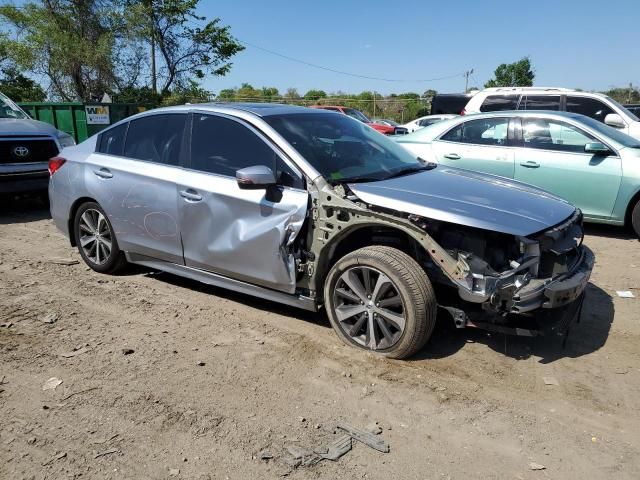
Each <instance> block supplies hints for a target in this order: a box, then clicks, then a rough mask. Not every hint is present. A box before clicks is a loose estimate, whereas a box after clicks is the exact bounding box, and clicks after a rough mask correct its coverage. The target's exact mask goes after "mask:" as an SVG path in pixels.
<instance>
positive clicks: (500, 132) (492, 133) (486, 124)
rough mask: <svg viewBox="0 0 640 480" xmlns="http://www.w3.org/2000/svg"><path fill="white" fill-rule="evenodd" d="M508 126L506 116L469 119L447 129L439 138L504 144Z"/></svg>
mask: <svg viewBox="0 0 640 480" xmlns="http://www.w3.org/2000/svg"><path fill="white" fill-rule="evenodd" d="M508 127H509V119H508V118H482V119H478V120H470V121H468V122H464V123H461V124H460V125H458V126H457V127H455V128H454V129H452V130H449V131H448V132H447V133H446V134H444V135H443V136H442V138H441V139H442V140H445V141H449V142H459V143H470V144H474V145H499V146H500V145H506V144H507V131H508Z"/></svg>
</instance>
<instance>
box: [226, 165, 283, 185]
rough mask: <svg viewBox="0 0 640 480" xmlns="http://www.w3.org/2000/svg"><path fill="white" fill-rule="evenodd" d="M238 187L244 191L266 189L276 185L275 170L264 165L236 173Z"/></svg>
mask: <svg viewBox="0 0 640 480" xmlns="http://www.w3.org/2000/svg"><path fill="white" fill-rule="evenodd" d="M236 180H237V181H238V186H239V187H240V188H244V189H262V188H264V189H266V188H268V187H270V186H272V185H275V184H276V176H275V175H274V174H273V170H271V169H270V168H269V167H265V166H264V165H255V166H253V167H247V168H242V169H240V170H237V171H236Z"/></svg>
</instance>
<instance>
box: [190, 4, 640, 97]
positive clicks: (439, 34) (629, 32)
mask: <svg viewBox="0 0 640 480" xmlns="http://www.w3.org/2000/svg"><path fill="white" fill-rule="evenodd" d="M198 12H199V14H201V15H204V16H206V17H207V18H214V17H219V18H220V19H221V22H222V23H223V24H225V25H229V26H230V27H231V33H232V34H233V35H234V36H235V37H236V38H237V39H239V40H242V41H244V42H248V43H250V44H253V45H256V46H258V47H261V48H263V49H267V50H271V51H274V52H277V53H280V54H282V55H286V56H289V57H294V58H297V59H300V60H303V61H305V62H308V63H313V64H317V65H321V66H324V67H328V68H331V69H334V70H341V71H345V72H351V73H354V74H357V75H363V76H368V77H380V78H387V79H394V80H403V81H398V82H389V81H382V80H371V79H365V78H357V77H351V76H346V75H340V74H337V73H333V72H330V71H326V70H321V69H317V68H313V67H311V66H307V65H303V64H301V63H296V62H293V61H291V60H287V59H284V58H281V57H278V56H276V55H273V54H270V53H267V52H265V51H263V50H259V49H258V48H255V47H252V46H247V47H246V50H244V51H243V52H241V53H240V54H238V55H236V56H235V57H234V58H233V60H232V62H233V68H232V70H231V72H230V73H229V74H227V75H226V76H225V77H209V78H207V79H206V80H205V82H204V87H205V88H206V89H208V90H211V91H213V92H215V93H217V92H218V91H220V90H221V89H223V88H231V87H237V86H240V85H241V84H242V83H244V82H246V83H250V84H251V85H253V86H254V87H263V86H269V87H272V86H275V87H277V88H278V89H279V90H280V91H281V92H284V91H285V90H286V89H287V88H289V87H295V88H297V89H298V92H300V93H301V94H304V92H306V91H307V90H309V89H312V88H318V89H322V90H325V91H327V92H336V91H343V92H349V93H359V92H361V91H364V90H375V91H376V92H379V93H381V94H389V93H392V92H394V93H400V92H408V91H412V92H417V93H422V92H424V91H425V90H427V89H434V90H437V91H439V92H443V93H445V92H461V91H463V90H464V86H465V79H464V77H463V75H462V74H463V72H465V71H467V70H470V69H473V70H474V73H473V74H472V75H471V76H470V77H469V86H470V87H473V86H475V87H479V88H482V86H483V84H484V83H485V82H486V81H487V80H488V79H489V78H491V77H492V76H493V71H494V70H495V68H496V67H497V66H498V65H499V64H501V63H510V62H513V61H517V60H518V59H520V58H522V57H524V56H529V57H530V58H531V62H532V64H533V67H534V71H535V74H536V78H535V81H534V83H535V85H538V86H549V87H567V88H582V89H585V90H607V89H609V88H612V87H614V86H619V87H627V86H628V84H629V82H633V84H634V85H636V86H640V54H639V52H640V0H613V1H608V2H603V1H595V0H579V1H578V0H556V1H549V0H537V1H536V2H522V1H516V0H511V1H492V0H485V1H482V2H480V1H477V0H476V1H469V0H457V1H455V2H443V1H440V2H434V1H430V0H421V1H420V0H417V1H416V0H402V1H384V2H383V1H380V0H369V1H363V0H341V1H337V0H322V1H320V2H309V1H304V0H298V1H292V0H270V1H257V0H255V1H240V0H234V1H214V0H201V2H200V6H199V7H198ZM452 76H453V78H448V79H446V80H436V81H426V80H430V79H434V78H442V77H452ZM404 80H407V81H404Z"/></svg>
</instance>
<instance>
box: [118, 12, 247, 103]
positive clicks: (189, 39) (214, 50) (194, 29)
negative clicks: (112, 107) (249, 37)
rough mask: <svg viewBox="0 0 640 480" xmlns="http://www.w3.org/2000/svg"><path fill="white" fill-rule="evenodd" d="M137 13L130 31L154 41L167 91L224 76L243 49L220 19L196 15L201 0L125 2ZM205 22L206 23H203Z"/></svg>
mask: <svg viewBox="0 0 640 480" xmlns="http://www.w3.org/2000/svg"><path fill="white" fill-rule="evenodd" d="M125 3H126V4H127V5H131V6H133V7H135V8H134V10H135V11H136V12H137V14H134V15H133V16H132V20H133V23H131V25H130V26H131V28H132V29H136V28H137V29H138V30H139V32H140V36H141V37H142V38H144V39H145V41H147V42H148V43H150V42H151V41H154V43H155V44H156V45H157V48H158V54H159V58H160V60H161V65H160V68H159V69H158V72H159V77H160V80H161V81H162V85H161V87H160V90H161V91H162V92H167V91H169V90H170V89H171V87H172V86H174V85H177V86H179V87H181V88H187V89H189V88H190V87H189V79H193V78H194V77H195V79H196V80H202V79H203V78H204V77H205V75H214V76H223V75H226V74H227V73H228V72H229V70H230V69H231V65H232V64H231V63H230V62H229V60H230V59H231V57H233V56H234V55H235V54H237V53H239V52H241V51H242V50H244V47H243V46H242V45H241V44H240V43H238V42H237V41H236V40H235V39H234V38H233V37H232V36H231V33H230V28H229V27H228V26H222V25H220V19H219V18H214V19H213V20H209V21H206V18H205V17H201V16H198V15H196V8H197V6H198V3H200V0H163V1H154V0H128V1H126V2H125ZM202 22H206V23H202Z"/></svg>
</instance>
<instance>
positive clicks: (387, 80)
mask: <svg viewBox="0 0 640 480" xmlns="http://www.w3.org/2000/svg"><path fill="white" fill-rule="evenodd" d="M236 40H238V42H240V43H242V44H243V45H247V46H249V47H252V48H255V49H258V50H262V51H263V52H266V53H270V54H271V55H275V56H277V57H281V58H284V59H286V60H290V61H292V62H297V63H301V64H303V65H306V66H308V67H313V68H319V69H320V70H326V71H328V72H333V73H338V74H340V75H347V76H349V77H356V78H364V79H366V80H379V81H381V82H413V83H427V82H436V81H438V80H448V79H450V78H456V77H460V76H462V75H464V74H463V73H456V74H454V75H446V76H443V77H436V78H426V79H413V80H408V79H397V78H381V77H371V76H369V75H360V74H358V73H351V72H344V71H342V70H336V69H335V68H330V67H325V66H322V65H316V64H315V63H311V62H307V61H305V60H300V59H299V58H294V57H290V56H289V55H284V54H282V53H278V52H274V51H273V50H269V49H268V48H264V47H260V46H258V45H255V44H253V43H249V42H246V41H244V40H240V39H236Z"/></svg>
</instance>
